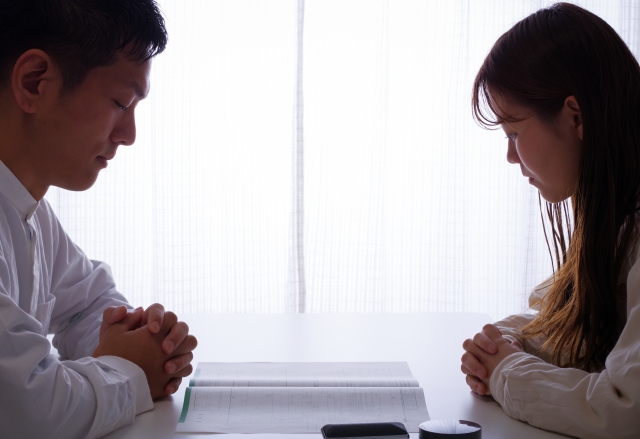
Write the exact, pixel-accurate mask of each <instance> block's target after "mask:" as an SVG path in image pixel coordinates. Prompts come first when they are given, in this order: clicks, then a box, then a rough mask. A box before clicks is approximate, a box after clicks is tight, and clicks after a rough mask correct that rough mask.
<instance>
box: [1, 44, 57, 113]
mask: <svg viewBox="0 0 640 439" xmlns="http://www.w3.org/2000/svg"><path fill="white" fill-rule="evenodd" d="M61 87H62V75H61V72H60V69H59V68H58V66H57V65H56V64H55V63H54V62H53V60H52V59H51V57H50V56H49V55H48V54H47V53H46V52H43V51H42V50H39V49H30V50H27V51H26V52H24V53H23V54H22V55H21V56H20V58H18V60H17V61H16V63H15V64H14V66H13V73H12V76H11V90H12V91H13V96H14V98H15V100H16V104H17V105H18V106H19V107H20V108H21V109H22V110H23V111H24V112H25V113H35V112H36V111H37V110H38V107H39V106H40V105H41V103H42V102H43V100H45V99H47V98H51V97H52V96H55V95H57V94H58V92H59V91H60V89H61Z"/></svg>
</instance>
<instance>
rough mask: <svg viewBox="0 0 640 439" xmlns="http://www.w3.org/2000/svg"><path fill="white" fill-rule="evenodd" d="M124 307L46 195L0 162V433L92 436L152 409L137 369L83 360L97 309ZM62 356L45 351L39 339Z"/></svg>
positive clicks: (114, 361)
mask: <svg viewBox="0 0 640 439" xmlns="http://www.w3.org/2000/svg"><path fill="white" fill-rule="evenodd" d="M112 305H127V306H128V304H127V301H126V300H125V298H124V297H123V296H122V295H121V294H120V293H118V291H116V288H115V284H114V282H113V279H112V277H111V271H110V269H109V267H108V266H107V265H106V264H104V263H102V262H98V261H91V260H89V259H88V258H87V257H86V256H85V254H84V253H83V252H82V251H81V250H80V249H79V248H78V247H76V245H75V244H74V243H73V242H72V241H71V240H70V239H69V237H68V236H67V234H66V233H65V232H64V230H63V229H62V227H61V226H60V223H59V222H58V220H57V218H56V216H55V215H54V213H53V211H52V210H51V207H50V206H49V204H48V203H47V202H46V201H44V200H43V201H40V202H37V201H36V200H35V199H34V198H33V197H32V196H31V195H30V194H29V192H28V191H27V190H26V189H25V188H24V186H22V184H21V183H20V181H19V180H18V179H17V178H16V177H15V176H14V175H13V174H12V173H11V171H10V170H9V169H8V168H7V167H6V166H5V165H4V163H2V162H1V161H0V436H1V437H3V438H4V437H6V438H12V439H18V438H45V437H46V438H70V439H71V438H95V437H100V436H103V435H105V434H107V433H109V432H111V431H113V430H115V429H116V428H119V427H122V426H124V425H128V424H131V423H132V422H133V419H134V417H135V415H136V414H137V413H140V412H143V411H146V410H150V409H152V408H153V402H152V401H151V395H150V392H149V386H148V385H147V380H146V377H145V375H144V372H143V371H142V369H140V368H139V367H138V366H136V365H135V364H133V363H132V362H130V361H127V360H124V359H122V358H118V357H111V356H107V357H100V358H98V359H96V358H92V357H91V354H92V352H93V351H94V350H95V348H96V346H97V344H98V336H99V331H100V324H101V321H102V312H103V310H104V309H105V308H107V307H108V306H112ZM48 333H53V334H55V337H54V339H53V344H54V346H55V347H56V348H57V349H58V352H59V354H60V355H61V356H62V357H65V358H69V361H60V360H59V359H58V357H57V356H54V355H50V350H51V345H50V344H49V341H48V340H47V338H46V335H47V334H48Z"/></svg>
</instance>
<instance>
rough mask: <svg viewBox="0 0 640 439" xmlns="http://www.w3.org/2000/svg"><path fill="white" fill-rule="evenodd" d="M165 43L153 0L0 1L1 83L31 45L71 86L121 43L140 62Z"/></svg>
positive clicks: (109, 61)
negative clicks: (60, 72) (57, 67)
mask: <svg viewBox="0 0 640 439" xmlns="http://www.w3.org/2000/svg"><path fill="white" fill-rule="evenodd" d="M128 45H130V46H128ZM166 45H167V31H166V29H165V25H164V19H163V17H162V15H161V13H160V10H159V9H158V6H157V4H156V2H155V0H0V86H2V85H5V84H6V83H7V81H8V80H9V77H10V75H11V71H12V70H13V66H14V65H15V62H16V61H17V60H18V58H19V57H20V55H22V54H23V53H24V52H26V51H27V50H29V49H41V50H43V51H45V52H46V53H48V54H49V56H51V57H52V58H53V59H54V61H55V62H56V63H57V64H58V66H59V67H60V70H61V71H62V75H63V82H64V85H63V87H64V89H65V90H72V89H73V88H74V87H76V86H78V85H80V84H81V83H82V82H83V81H84V80H85V78H86V77H87V74H88V73H89V71H90V70H92V69H94V68H96V67H101V66H106V65H110V64H112V63H114V62H115V61H116V60H117V56H118V54H119V53H120V51H122V49H123V48H124V47H125V46H128V47H127V49H129V47H131V50H128V52H127V53H126V56H127V57H128V58H129V59H132V60H134V61H140V62H144V61H146V60H148V59H151V58H153V57H154V56H155V55H157V54H158V53H161V52H162V51H163V50H164V48H165V46H166Z"/></svg>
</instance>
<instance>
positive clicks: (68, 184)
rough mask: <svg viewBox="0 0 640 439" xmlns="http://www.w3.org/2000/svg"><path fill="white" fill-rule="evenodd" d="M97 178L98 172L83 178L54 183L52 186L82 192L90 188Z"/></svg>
mask: <svg viewBox="0 0 640 439" xmlns="http://www.w3.org/2000/svg"><path fill="white" fill-rule="evenodd" d="M97 179H98V174H96V175H95V176H89V177H85V178H83V179H77V180H74V181H64V182H61V184H56V185H54V186H57V187H59V188H60V189H65V190H68V191H73V192H82V191H86V190H87V189H90V188H91V187H92V186H93V185H94V184H95V183H96V180H97Z"/></svg>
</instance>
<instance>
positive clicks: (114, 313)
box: [93, 303, 198, 399]
mask: <svg viewBox="0 0 640 439" xmlns="http://www.w3.org/2000/svg"><path fill="white" fill-rule="evenodd" d="M197 344H198V341H197V340H196V338H195V337H194V336H193V335H189V327H188V326H187V324H186V323H184V322H179V321H178V318H177V317H176V315H175V314H174V313H172V312H165V310H164V307H163V306H162V305H160V304H158V303H156V304H154V305H151V306H150V307H148V308H147V309H146V310H145V309H143V308H141V307H140V308H136V309H134V310H127V308H126V307H125V306H112V307H109V308H107V309H105V310H104V313H103V315H102V325H101V327H100V340H99V342H98V347H97V348H96V349H95V351H94V352H93V357H95V358H97V357H101V356H103V355H114V356H117V357H121V358H124V359H126V360H129V361H131V362H132V363H134V364H136V365H138V366H139V367H140V368H141V369H142V370H143V371H144V373H145V375H146V377H147V382H148V384H149V389H150V391H151V397H152V398H153V399H156V398H160V397H163V396H167V395H171V394H172V393H175V392H176V390H178V387H179V386H180V383H181V382H182V378H183V377H186V376H189V375H190V374H191V372H192V370H193V367H192V366H191V361H192V360H193V353H192V351H193V350H194V349H195V348H196V346H197Z"/></svg>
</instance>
